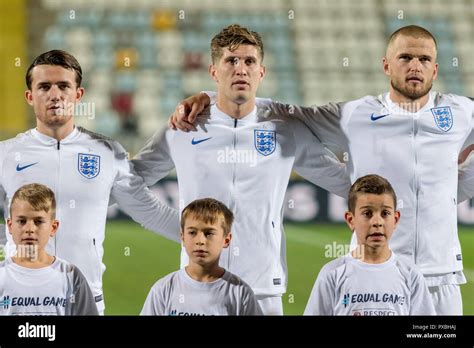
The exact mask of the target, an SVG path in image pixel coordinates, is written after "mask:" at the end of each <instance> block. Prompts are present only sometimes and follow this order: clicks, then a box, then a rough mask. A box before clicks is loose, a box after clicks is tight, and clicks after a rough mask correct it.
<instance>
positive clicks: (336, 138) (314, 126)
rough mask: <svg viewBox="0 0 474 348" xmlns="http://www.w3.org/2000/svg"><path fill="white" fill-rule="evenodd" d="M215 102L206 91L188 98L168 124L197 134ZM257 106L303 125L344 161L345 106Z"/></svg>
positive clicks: (265, 101) (266, 103) (272, 103)
mask: <svg viewBox="0 0 474 348" xmlns="http://www.w3.org/2000/svg"><path fill="white" fill-rule="evenodd" d="M216 98H217V94H216V93H215V92H212V91H204V92H201V93H199V94H195V95H193V96H191V97H189V98H186V99H185V100H183V101H182V102H181V103H179V104H178V106H177V107H176V110H175V111H174V113H173V114H172V115H171V117H170V119H169V122H168V123H169V126H170V128H172V129H180V130H182V131H185V132H188V131H190V130H196V128H195V127H194V123H195V120H196V117H197V115H198V114H199V113H200V112H202V110H204V108H205V107H206V106H208V105H209V104H213V103H215V102H216ZM256 102H257V106H258V107H264V108H269V109H271V110H272V111H273V112H274V113H275V114H278V115H281V116H287V117H294V118H297V119H299V120H300V121H302V122H303V123H304V124H305V125H306V126H307V127H308V128H309V129H310V130H311V132H312V133H313V134H314V135H315V136H317V137H318V139H319V140H320V141H321V142H322V143H323V144H324V145H325V146H327V147H328V148H329V149H330V150H331V151H332V152H333V153H335V154H336V155H337V157H338V158H340V159H341V158H343V157H344V153H346V152H347V148H348V145H347V140H346V137H345V135H344V133H343V132H342V129H341V126H340V119H341V108H342V105H343V104H342V103H338V104H333V103H331V104H327V105H324V106H311V107H305V106H298V105H292V104H282V103H278V102H275V101H273V100H271V99H266V98H257V99H256Z"/></svg>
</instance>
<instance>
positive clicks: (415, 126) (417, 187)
mask: <svg viewBox="0 0 474 348" xmlns="http://www.w3.org/2000/svg"><path fill="white" fill-rule="evenodd" d="M418 113H420V111H418ZM417 135H418V122H417V118H413V148H414V157H415V171H414V172H415V202H416V205H415V221H416V224H415V243H414V250H413V261H414V262H415V264H416V263H417V262H416V261H417V260H416V259H417V256H418V253H417V252H418V235H419V227H420V226H419V224H420V222H419V221H420V219H419V218H418V213H419V204H418V196H419V194H420V183H419V181H418V175H417V170H418V156H417V149H416V136H417Z"/></svg>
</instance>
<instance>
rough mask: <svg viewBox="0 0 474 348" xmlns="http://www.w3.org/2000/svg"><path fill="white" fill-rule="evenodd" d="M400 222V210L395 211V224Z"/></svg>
mask: <svg viewBox="0 0 474 348" xmlns="http://www.w3.org/2000/svg"><path fill="white" fill-rule="evenodd" d="M399 222H400V210H396V211H395V226H397V225H398V223H399Z"/></svg>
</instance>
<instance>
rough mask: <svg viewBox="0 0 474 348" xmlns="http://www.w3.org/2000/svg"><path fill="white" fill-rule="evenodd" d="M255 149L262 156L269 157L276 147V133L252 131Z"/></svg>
mask: <svg viewBox="0 0 474 348" xmlns="http://www.w3.org/2000/svg"><path fill="white" fill-rule="evenodd" d="M254 143H255V148H256V149H257V151H258V152H260V153H261V154H262V155H264V156H268V155H271V154H272V153H273V151H275V147H276V132H275V131H268V130H258V129H255V130H254Z"/></svg>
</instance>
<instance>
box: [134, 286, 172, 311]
mask: <svg viewBox="0 0 474 348" xmlns="http://www.w3.org/2000/svg"><path fill="white" fill-rule="evenodd" d="M162 290H163V287H162V286H160V283H159V281H158V282H157V283H156V284H155V285H153V287H152V288H151V290H150V292H149V293H148V296H147V298H146V300H145V303H144V304H143V308H142V311H141V312H140V315H166V313H165V304H164V302H163V298H162V294H161V292H162Z"/></svg>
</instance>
